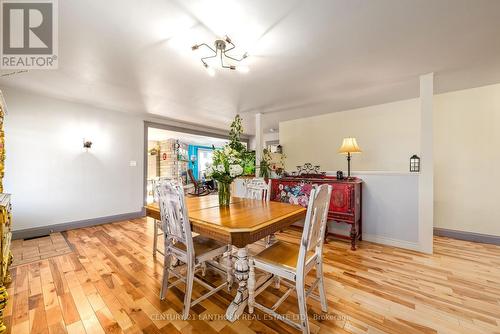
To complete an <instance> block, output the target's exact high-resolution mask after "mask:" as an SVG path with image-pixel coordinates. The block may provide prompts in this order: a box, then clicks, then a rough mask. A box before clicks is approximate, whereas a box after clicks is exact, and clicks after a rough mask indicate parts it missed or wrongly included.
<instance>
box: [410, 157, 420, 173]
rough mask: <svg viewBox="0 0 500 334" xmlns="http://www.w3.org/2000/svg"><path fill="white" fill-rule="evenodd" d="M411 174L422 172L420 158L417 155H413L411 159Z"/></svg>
mask: <svg viewBox="0 0 500 334" xmlns="http://www.w3.org/2000/svg"><path fill="white" fill-rule="evenodd" d="M410 172H412V173H418V172H420V157H419V156H418V155H416V154H414V155H412V156H411V158H410Z"/></svg>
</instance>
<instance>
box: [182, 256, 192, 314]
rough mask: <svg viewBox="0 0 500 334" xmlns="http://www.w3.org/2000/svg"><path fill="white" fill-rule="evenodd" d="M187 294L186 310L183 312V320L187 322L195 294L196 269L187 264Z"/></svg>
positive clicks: (185, 296)
mask: <svg viewBox="0 0 500 334" xmlns="http://www.w3.org/2000/svg"><path fill="white" fill-rule="evenodd" d="M186 265H187V272H186V293H185V295H184V310H183V312H182V319H183V320H187V318H188V317H189V309H190V308H191V295H192V293H193V280H194V268H193V265H192V264H191V263H186Z"/></svg>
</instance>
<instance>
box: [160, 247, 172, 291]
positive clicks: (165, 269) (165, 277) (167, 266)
mask: <svg viewBox="0 0 500 334" xmlns="http://www.w3.org/2000/svg"><path fill="white" fill-rule="evenodd" d="M171 257H172V255H170V254H168V253H165V258H164V259H163V282H162V284H161V290H160V299H161V300H164V299H165V295H166V294H167V290H168V276H169V270H170V260H171Z"/></svg>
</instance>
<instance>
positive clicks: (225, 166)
mask: <svg viewBox="0 0 500 334" xmlns="http://www.w3.org/2000/svg"><path fill="white" fill-rule="evenodd" d="M212 162H213V164H212V165H211V166H210V167H208V168H207V176H208V177H211V178H213V179H214V180H216V181H217V187H218V192H219V206H228V205H229V202H230V200H231V188H230V186H231V183H232V182H233V180H234V179H235V178H237V177H238V176H240V175H242V174H243V167H242V160H241V154H240V153H239V152H238V151H236V150H235V149H233V148H231V146H230V145H229V144H227V145H225V146H224V148H223V149H221V150H216V151H214V155H213V160H212Z"/></svg>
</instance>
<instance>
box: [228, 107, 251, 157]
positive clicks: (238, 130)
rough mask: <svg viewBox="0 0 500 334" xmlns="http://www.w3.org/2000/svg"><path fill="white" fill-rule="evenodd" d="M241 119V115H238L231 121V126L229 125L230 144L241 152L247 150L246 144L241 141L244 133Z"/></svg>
mask: <svg viewBox="0 0 500 334" xmlns="http://www.w3.org/2000/svg"><path fill="white" fill-rule="evenodd" d="M241 121H242V119H241V116H240V115H236V116H235V117H234V120H233V122H232V123H231V126H230V127H229V140H230V142H229V146H230V147H231V148H232V149H233V150H235V151H237V152H239V153H240V154H241V153H243V152H245V151H246V150H247V149H246V147H245V145H243V143H242V142H241V134H242V133H243V126H242V125H241Z"/></svg>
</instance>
